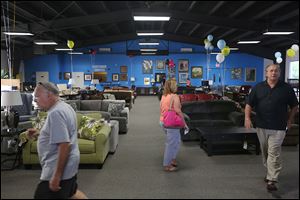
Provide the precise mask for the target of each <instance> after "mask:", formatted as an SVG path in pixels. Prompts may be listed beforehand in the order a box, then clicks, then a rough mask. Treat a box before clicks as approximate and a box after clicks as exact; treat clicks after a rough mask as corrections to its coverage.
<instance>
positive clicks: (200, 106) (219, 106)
mask: <svg viewBox="0 0 300 200" xmlns="http://www.w3.org/2000/svg"><path fill="white" fill-rule="evenodd" d="M181 110H182V112H183V113H184V114H185V118H186V122H187V124H188V126H189V128H190V132H189V133H188V134H186V135H184V134H183V131H182V133H181V139H182V140H183V141H192V140H200V135H199V133H198V131H197V130H196V128H198V127H211V128H214V127H222V126H243V125H244V113H243V112H242V111H241V110H240V108H238V107H237V105H236V103H235V102H233V101H227V100H210V101H193V102H184V103H182V108H181Z"/></svg>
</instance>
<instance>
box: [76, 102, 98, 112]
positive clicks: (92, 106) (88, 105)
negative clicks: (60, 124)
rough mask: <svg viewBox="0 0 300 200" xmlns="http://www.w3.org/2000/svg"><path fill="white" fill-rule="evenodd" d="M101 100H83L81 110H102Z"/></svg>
mask: <svg viewBox="0 0 300 200" xmlns="http://www.w3.org/2000/svg"><path fill="white" fill-rule="evenodd" d="M101 102H102V101H101V100H81V101H80V110H97V111H98V110H99V111H100V110H101Z"/></svg>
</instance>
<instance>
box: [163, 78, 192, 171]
mask: <svg viewBox="0 0 300 200" xmlns="http://www.w3.org/2000/svg"><path fill="white" fill-rule="evenodd" d="M176 91H177V83H176V80H174V79H171V80H167V81H166V82H165V86H164V93H163V96H162V98H161V101H160V124H161V125H162V126H163V127H164V129H165V131H166V133H167V141H166V147H165V152H164V161H163V166H164V170H165V171H167V172H173V171H176V170H177V162H176V156H177V153H178V151H179V147H180V142H181V138H180V129H181V128H184V127H187V126H186V123H185V121H184V117H183V113H182V111H181V104H180V100H179V97H178V95H177V94H176Z"/></svg>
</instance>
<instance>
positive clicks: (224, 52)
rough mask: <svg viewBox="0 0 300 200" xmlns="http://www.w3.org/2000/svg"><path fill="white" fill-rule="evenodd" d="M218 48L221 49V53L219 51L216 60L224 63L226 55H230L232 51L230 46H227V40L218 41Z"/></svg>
mask: <svg viewBox="0 0 300 200" xmlns="http://www.w3.org/2000/svg"><path fill="white" fill-rule="evenodd" d="M217 46H218V48H219V49H220V50H221V53H218V54H217V56H216V60H217V61H218V63H222V62H223V61H224V60H225V56H228V55H229V53H230V48H229V46H226V42H225V40H223V39H221V40H219V41H218V42H217Z"/></svg>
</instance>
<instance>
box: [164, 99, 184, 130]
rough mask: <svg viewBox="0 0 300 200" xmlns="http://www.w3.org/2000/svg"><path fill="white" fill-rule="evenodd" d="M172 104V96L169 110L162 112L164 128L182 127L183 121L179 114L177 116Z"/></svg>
mask: <svg viewBox="0 0 300 200" xmlns="http://www.w3.org/2000/svg"><path fill="white" fill-rule="evenodd" d="M172 104H173V96H172V98H171V103H170V107H169V110H168V111H166V112H165V113H164V114H163V123H164V127H165V128H183V127H184V121H183V119H182V118H181V116H179V115H178V114H177V113H176V112H175V110H172Z"/></svg>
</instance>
